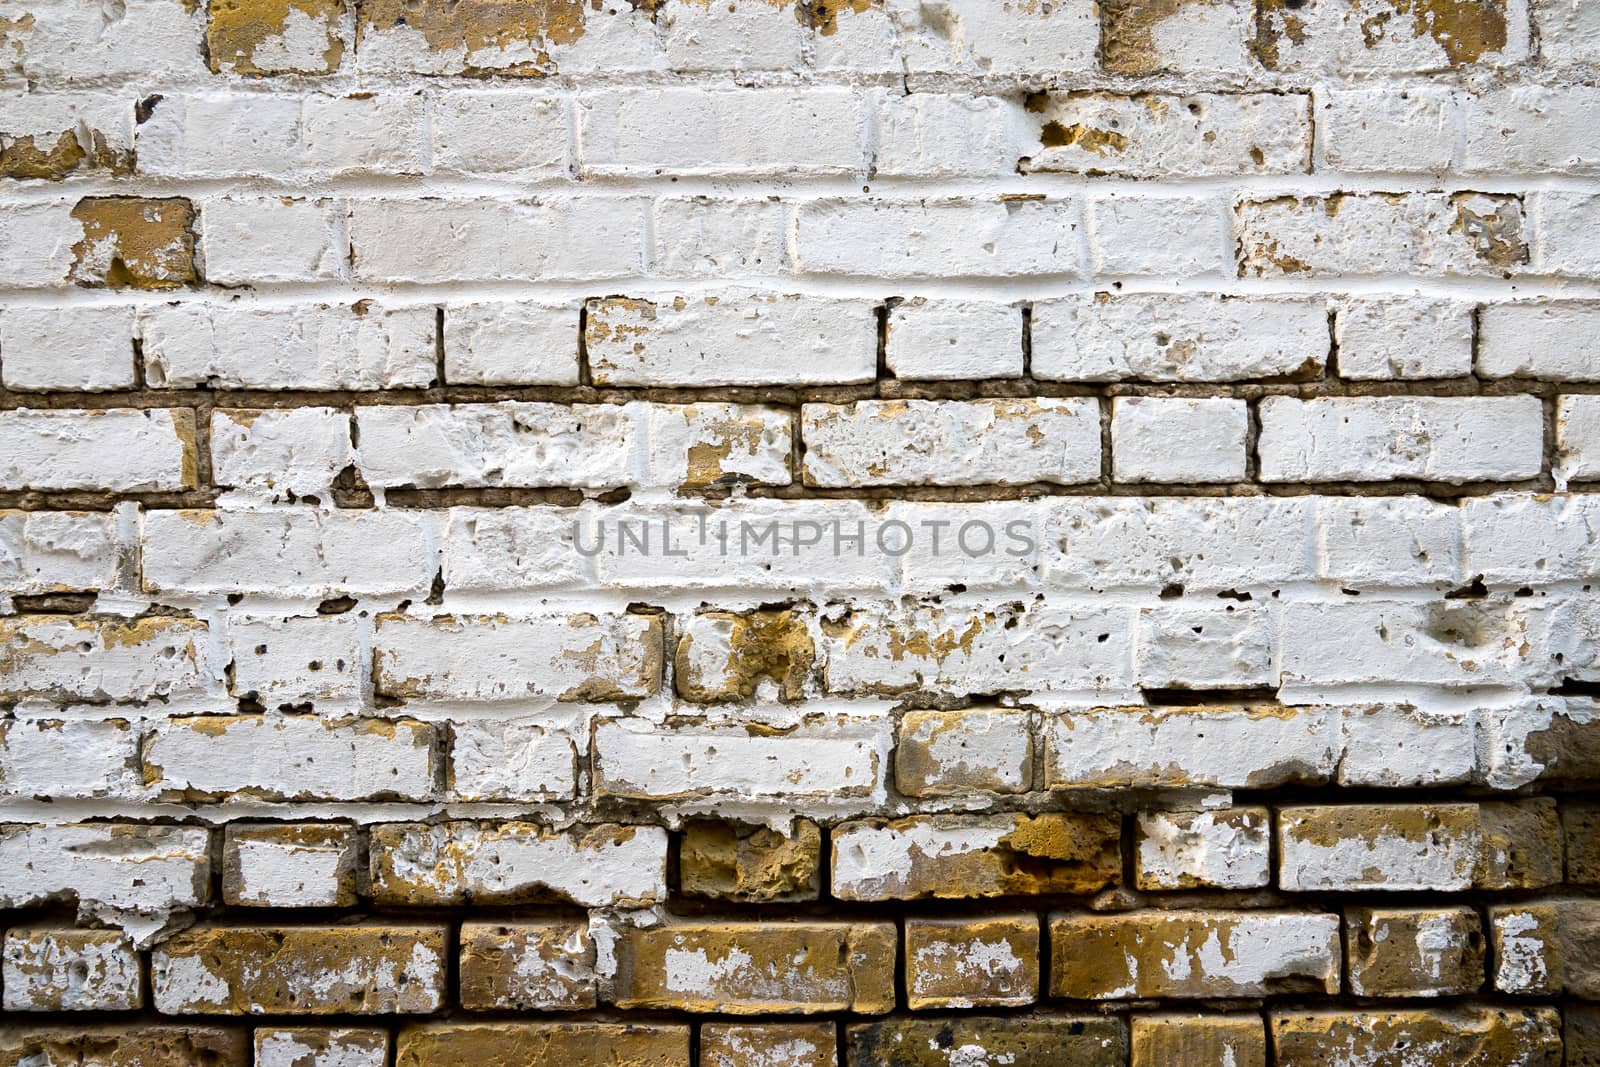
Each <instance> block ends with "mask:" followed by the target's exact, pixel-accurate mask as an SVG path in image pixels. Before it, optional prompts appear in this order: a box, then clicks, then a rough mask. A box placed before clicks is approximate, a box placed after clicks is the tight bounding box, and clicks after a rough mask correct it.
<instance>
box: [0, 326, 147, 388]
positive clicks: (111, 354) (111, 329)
mask: <svg viewBox="0 0 1600 1067" xmlns="http://www.w3.org/2000/svg"><path fill="white" fill-rule="evenodd" d="M0 381H3V382H4V383H5V387H6V388H7V389H19V390H46V389H70V390H79V389H82V390H85V391H89V392H93V391H96V390H101V389H128V388H131V387H132V386H133V308H131V307H74V308H43V307H38V308H30V307H8V308H6V309H4V310H3V311H0Z"/></svg>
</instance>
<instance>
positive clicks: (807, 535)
mask: <svg viewBox="0 0 1600 1067" xmlns="http://www.w3.org/2000/svg"><path fill="white" fill-rule="evenodd" d="M879 517H880V516H879V514H878V513H877V512H876V511H875V510H873V509H869V508H868V507H867V505H866V504H864V503H862V502H861V501H857V500H795V501H785V500H747V501H744V502H742V503H741V504H740V505H739V506H738V507H737V508H734V509H729V508H712V507H707V506H706V505H704V504H697V503H683V504H674V505H651V506H645V507H622V508H616V509H609V510H607V509H594V510H588V511H586V512H584V513H583V515H582V519H581V523H580V530H579V533H578V536H579V537H580V538H581V541H580V544H581V547H582V551H583V552H585V553H587V554H590V555H593V556H594V564H595V567H596V571H597V574H598V582H599V585H600V587H601V588H605V589H611V590H615V591H626V592H627V593H628V595H629V596H630V597H637V596H638V595H639V594H640V593H641V592H644V591H647V590H648V591H656V590H662V591H665V590H695V591H697V592H698V591H703V590H708V589H719V590H724V591H726V595H727V596H730V597H732V598H734V599H736V600H745V599H748V598H750V597H752V596H759V597H760V598H761V600H763V601H770V600H776V599H780V597H781V596H792V595H798V594H802V593H803V594H805V595H808V596H820V595H824V594H831V593H837V592H844V591H882V590H885V589H887V588H888V587H889V586H890V585H891V583H892V582H893V580H894V576H895V574H896V573H897V570H898V568H897V566H896V562H897V561H896V560H895V558H894V556H893V554H892V553H893V552H894V551H896V550H898V549H899V547H900V541H899V540H898V538H897V537H896V536H895V531H894V530H893V529H891V530H890V531H889V532H888V534H887V535H886V538H885V541H884V545H885V547H884V548H882V549H880V548H879V547H878V545H877V542H876V535H877V532H878V530H879V529H880V525H879V523H878V521H877V520H878V518H879ZM641 541H642V542H644V543H645V544H646V546H647V547H646V548H645V549H642V550H641V549H640V548H638V547H637V545H638V544H639V543H640V542H641ZM774 594H776V595H774ZM725 599H726V597H725Z"/></svg>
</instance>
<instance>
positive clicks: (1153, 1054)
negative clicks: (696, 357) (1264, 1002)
mask: <svg viewBox="0 0 1600 1067" xmlns="http://www.w3.org/2000/svg"><path fill="white" fill-rule="evenodd" d="M1130 1063H1131V1065H1132V1067H1180V1065H1182V1067H1190V1065H1192V1067H1222V1065H1224V1064H1230V1065H1232V1067H1267V1029H1266V1027H1265V1026H1264V1025H1263V1024H1262V1021H1261V1016H1259V1015H1135V1016H1134V1017H1133V1058H1132V1060H1131V1061H1130Z"/></svg>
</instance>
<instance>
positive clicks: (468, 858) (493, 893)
mask: <svg viewBox="0 0 1600 1067" xmlns="http://www.w3.org/2000/svg"><path fill="white" fill-rule="evenodd" d="M370 842H371V845H370V847H371V874H372V895H373V896H374V897H375V898H376V899H377V901H378V902H379V903H380V904H403V905H421V906H427V907H440V906H445V905H452V904H465V903H467V902H469V901H470V902H472V903H474V904H522V903H525V902H527V901H531V900H545V899H556V900H570V901H572V902H573V903H575V904H580V905H583V906H585V907H605V906H616V907H627V906H636V907H642V906H644V905H647V904H653V903H655V902H656V901H658V900H661V899H663V898H664V897H665V896H666V895H667V886H666V879H667V834H666V831H665V830H660V829H657V828H655V827H651V826H616V825H610V824H606V825H601V826H583V827H578V828H576V829H574V830H572V831H571V832H568V833H563V832H561V831H559V830H550V829H548V828H547V827H543V826H537V825H535V824H533V823H525V822H495V823H484V824H479V823H471V822H449V823H438V824H433V823H385V824H382V825H379V826H374V827H373V828H372V831H371V837H370Z"/></svg>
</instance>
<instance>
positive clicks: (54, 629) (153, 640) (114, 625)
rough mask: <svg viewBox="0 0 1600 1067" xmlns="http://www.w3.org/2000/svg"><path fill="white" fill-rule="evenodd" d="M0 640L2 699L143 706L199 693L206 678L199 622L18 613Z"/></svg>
mask: <svg viewBox="0 0 1600 1067" xmlns="http://www.w3.org/2000/svg"><path fill="white" fill-rule="evenodd" d="M0 639H3V641H4V645H3V646H0V679H3V680H0V699H8V700H29V699H45V700H54V701H93V702H112V703H119V702H124V701H143V700H150V699H151V698H169V697H174V696H186V695H189V694H192V693H196V692H198V691H200V688H201V686H202V685H203V684H204V679H205V678H206V677H207V675H208V670H207V667H208V664H207V656H206V647H207V646H206V624H205V623H204V622H203V621H201V620H199V619H185V618H181V617H176V616H163V615H151V616H146V617H143V618H139V619H101V618H88V617H84V616H76V615H13V616H9V617H6V618H0Z"/></svg>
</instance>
